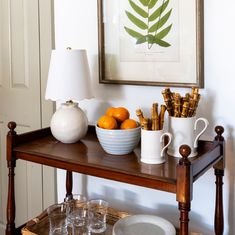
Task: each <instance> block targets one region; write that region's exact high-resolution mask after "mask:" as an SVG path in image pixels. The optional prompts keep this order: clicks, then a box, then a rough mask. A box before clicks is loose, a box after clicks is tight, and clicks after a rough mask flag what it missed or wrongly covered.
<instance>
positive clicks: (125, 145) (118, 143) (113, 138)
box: [96, 125, 141, 155]
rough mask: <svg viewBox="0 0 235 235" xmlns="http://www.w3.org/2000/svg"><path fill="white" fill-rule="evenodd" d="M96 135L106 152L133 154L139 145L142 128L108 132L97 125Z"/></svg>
mask: <svg viewBox="0 0 235 235" xmlns="http://www.w3.org/2000/svg"><path fill="white" fill-rule="evenodd" d="M96 135H97V137H98V140H99V142H100V144H101V146H102V148H103V149H104V151H105V152H107V153H109V154H114V155H124V154H128V153H130V152H132V151H133V150H134V148H135V147H136V146H137V145H138V143H139V141H140V135H141V127H140V126H138V127H136V128H133V129H126V130H119V129H116V130H107V129H103V128H100V127H98V126H97V125H96Z"/></svg>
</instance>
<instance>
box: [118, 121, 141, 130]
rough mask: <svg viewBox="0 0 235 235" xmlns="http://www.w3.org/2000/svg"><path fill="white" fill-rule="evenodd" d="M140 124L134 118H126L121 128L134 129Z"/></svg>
mask: <svg viewBox="0 0 235 235" xmlns="http://www.w3.org/2000/svg"><path fill="white" fill-rule="evenodd" d="M137 126H138V124H137V122H136V121H135V120H134V119H126V120H125V121H124V122H122V124H121V126H120V128H121V129H132V128H136V127H137Z"/></svg>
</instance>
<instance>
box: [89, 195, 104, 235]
mask: <svg viewBox="0 0 235 235" xmlns="http://www.w3.org/2000/svg"><path fill="white" fill-rule="evenodd" d="M87 210H88V232H89V233H102V232H104V231H105V230H106V215H107V211H108V202H106V201H104V200H102V199H97V200H90V201H88V203H87Z"/></svg>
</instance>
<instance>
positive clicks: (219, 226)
mask: <svg viewBox="0 0 235 235" xmlns="http://www.w3.org/2000/svg"><path fill="white" fill-rule="evenodd" d="M215 132H216V134H217V135H216V137H215V141H219V142H220V143H221V156H223V159H221V160H220V161H219V162H218V163H217V164H216V165H215V166H214V169H215V176H216V181H215V184H216V199H215V218H214V230H215V234H216V235H222V234H223V231H224V212H223V176H224V166H225V163H224V161H225V155H224V150H225V146H224V145H225V142H224V137H223V136H222V134H223V132H224V128H223V127H222V126H216V127H215Z"/></svg>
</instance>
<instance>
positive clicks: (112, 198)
mask: <svg viewBox="0 0 235 235" xmlns="http://www.w3.org/2000/svg"><path fill="white" fill-rule="evenodd" d="M102 191H103V193H102V194H101V195H100V194H96V193H93V194H91V195H90V197H91V198H104V199H105V200H106V201H108V202H109V203H110V206H111V207H113V208H116V209H118V210H120V211H126V212H128V213H130V214H149V215H157V216H160V217H163V218H165V219H167V220H169V221H170V222H171V223H172V224H174V225H175V227H177V228H179V216H180V214H179V211H178V205H177V202H176V204H175V206H173V205H168V204H161V203H157V204H155V205H154V206H153V207H151V208H149V207H144V206H142V205H139V204H138V203H139V199H138V194H137V193H134V192H132V191H129V190H122V191H123V195H124V197H123V198H122V200H121V199H118V198H117V196H116V195H117V194H118V193H117V188H113V187H107V186H103V190H102ZM189 216H190V231H192V232H201V233H203V235H211V234H213V228H211V227H210V226H208V225H206V224H204V223H203V222H204V221H203V218H202V217H201V216H200V215H198V214H197V213H195V212H193V211H191V212H190V214H189Z"/></svg>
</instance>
